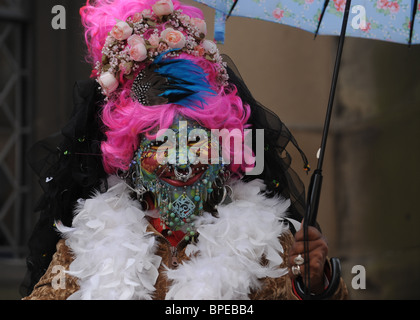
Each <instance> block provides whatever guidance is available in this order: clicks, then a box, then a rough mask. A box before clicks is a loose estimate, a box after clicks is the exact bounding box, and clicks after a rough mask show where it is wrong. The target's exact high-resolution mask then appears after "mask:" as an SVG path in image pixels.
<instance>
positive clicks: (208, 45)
mask: <svg viewBox="0 0 420 320" xmlns="http://www.w3.org/2000/svg"><path fill="white" fill-rule="evenodd" d="M201 46H202V47H203V48H204V50H206V51H207V52H208V53H210V54H215V53H216V52H217V45H216V44H215V43H214V42H213V41H210V40H204V41H203V43H202V44H201Z"/></svg>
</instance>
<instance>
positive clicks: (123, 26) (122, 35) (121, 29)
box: [110, 21, 133, 40]
mask: <svg viewBox="0 0 420 320" xmlns="http://www.w3.org/2000/svg"><path fill="white" fill-rule="evenodd" d="M110 34H111V36H113V37H114V38H115V39H117V40H125V39H127V38H128V37H130V36H131V35H132V34H133V28H131V27H130V26H129V24H128V23H127V22H124V21H119V22H118V23H117V24H116V25H115V26H114V27H113V28H112V30H111V33H110Z"/></svg>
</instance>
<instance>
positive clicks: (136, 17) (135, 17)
mask: <svg viewBox="0 0 420 320" xmlns="http://www.w3.org/2000/svg"><path fill="white" fill-rule="evenodd" d="M131 19H132V20H133V22H134V23H136V22H140V21H141V20H142V19H143V15H142V14H141V13H140V12H137V13H135V14H134V15H133V18H131Z"/></svg>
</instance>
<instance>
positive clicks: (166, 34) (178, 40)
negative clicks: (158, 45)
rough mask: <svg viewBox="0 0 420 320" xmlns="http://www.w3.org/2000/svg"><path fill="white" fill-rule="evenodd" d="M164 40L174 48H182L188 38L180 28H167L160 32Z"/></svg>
mask: <svg viewBox="0 0 420 320" xmlns="http://www.w3.org/2000/svg"><path fill="white" fill-rule="evenodd" d="M160 36H161V37H162V39H163V41H165V42H166V43H167V44H168V46H169V47H170V48H173V49H180V48H183V47H184V46H185V43H186V40H185V36H184V35H183V34H182V32H180V31H178V30H174V29H172V28H167V29H165V30H163V31H162V33H161V34H160Z"/></svg>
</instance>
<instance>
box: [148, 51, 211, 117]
mask: <svg viewBox="0 0 420 320" xmlns="http://www.w3.org/2000/svg"><path fill="white" fill-rule="evenodd" d="M175 50H177V49H175ZM175 50H170V51H167V52H164V53H162V54H160V55H159V56H157V57H156V58H155V60H154V62H153V64H154V65H155V66H156V68H155V72H157V73H159V74H160V75H162V76H164V77H165V78H167V79H168V82H169V84H168V88H167V89H166V90H165V91H164V92H163V93H161V94H160V95H159V96H162V97H165V98H168V99H169V100H170V101H174V102H173V103H176V104H179V105H182V106H184V107H187V108H190V109H192V108H194V107H198V108H200V109H203V108H204V105H205V104H206V98H207V97H209V96H211V95H215V94H216V92H215V91H214V90H212V88H211V85H210V83H209V81H208V80H207V73H205V72H204V70H203V69H202V68H201V67H200V66H198V65H196V64H195V63H194V62H192V61H191V60H187V59H169V58H168V59H164V56H165V55H166V54H168V53H169V52H172V51H175Z"/></svg>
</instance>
